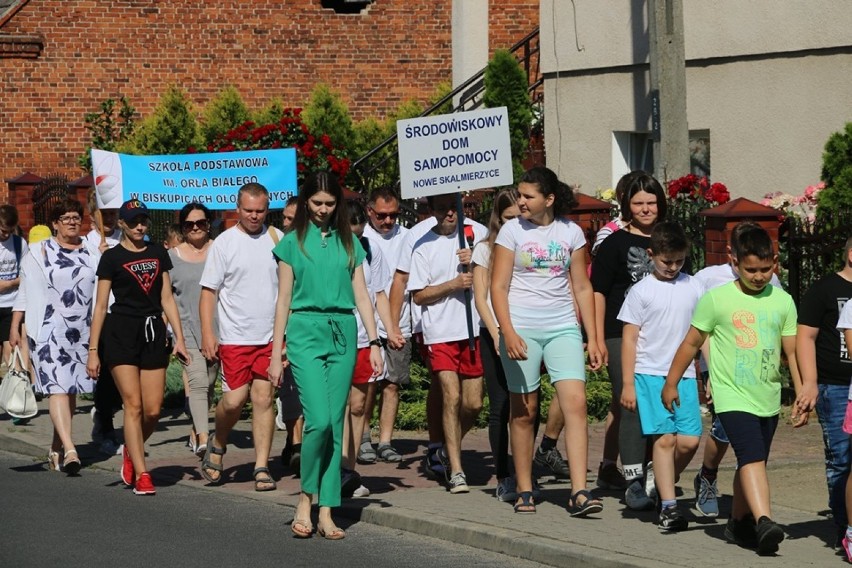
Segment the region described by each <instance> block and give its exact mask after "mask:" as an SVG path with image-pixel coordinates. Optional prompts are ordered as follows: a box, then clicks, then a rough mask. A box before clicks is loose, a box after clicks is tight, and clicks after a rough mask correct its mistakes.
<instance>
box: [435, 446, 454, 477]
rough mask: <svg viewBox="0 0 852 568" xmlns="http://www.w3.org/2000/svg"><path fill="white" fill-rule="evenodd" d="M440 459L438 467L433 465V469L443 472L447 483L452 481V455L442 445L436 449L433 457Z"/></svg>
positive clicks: (436, 471)
mask: <svg viewBox="0 0 852 568" xmlns="http://www.w3.org/2000/svg"><path fill="white" fill-rule="evenodd" d="M435 460H437V461H438V467H435V465H432V470H433V471H434V472H435V473H436V474H438V472H442V473H443V474H444V477H445V478H446V480H447V483H449V482H450V479H451V478H452V476H451V475H450V456H448V455H447V450H446V449H445V448H444V446H441V447H440V448H438V449H437V450H435V456H434V457H433V458H432V461H433V462H434V461H435Z"/></svg>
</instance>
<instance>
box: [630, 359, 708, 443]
mask: <svg viewBox="0 0 852 568" xmlns="http://www.w3.org/2000/svg"><path fill="white" fill-rule="evenodd" d="M635 384H636V407H637V409H638V410H639V421H640V422H641V423H642V434H644V435H645V436H656V435H660V434H681V435H683V436H699V437H700V436H701V408H700V407H699V405H698V384H697V383H696V381H695V379H694V378H689V377H684V378H682V379H681V380H680V382H679V383H678V385H677V394H678V397H680V405H675V407H674V412H669V411H668V410H666V407H665V406H663V399H662V393H663V386H664V385H665V384H666V378H665V377H663V376H662V375H645V374H643V373H636V376H635Z"/></svg>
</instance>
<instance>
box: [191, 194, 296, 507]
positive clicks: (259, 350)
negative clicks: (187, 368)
mask: <svg viewBox="0 0 852 568" xmlns="http://www.w3.org/2000/svg"><path fill="white" fill-rule="evenodd" d="M268 211H269V192H268V191H267V190H266V188H265V187H263V186H262V185H261V184H259V183H247V184H245V185H244V186H242V187H241V188H240V189H239V192H238V193H237V213H238V215H239V222H238V223H237V225H236V226H235V227H232V228H230V229H228V230H226V231H224V232H223V233H222V234H221V235H219V237H217V238H216V240H214V241H213V244H212V245H211V246H210V250H209V252H208V254H207V263H206V264H205V266H204V272H203V274H202V275H201V300H200V301H199V312H200V316H201V352H202V354H203V355H204V357H205V358H206V359H208V360H213V359H220V360H221V364H222V383H223V385H222V391H223V392H222V398H221V400H219V404H218V405H216V430H215V434H214V436H213V437H212V439H211V440H210V442H209V443H208V444H207V453H206V455H205V456H204V460H203V461H202V463H201V475H202V476H203V477H204V479H206V480H207V481H209V482H210V483H213V484H219V483H221V482H222V481H224V479H223V477H222V476H223V473H222V469H223V468H222V461H223V456H224V454H225V450H226V449H227V443H228V435H229V434H230V432H231V429H232V428H233V427H234V424H236V423H237V421H238V420H239V419H240V413H241V412H242V409H243V406H245V403H246V401H248V400H249V397H251V403H252V440H253V441H254V452H255V468H254V473H253V476H254V488H255V491H271V490H273V489H275V487H276V484H275V480H274V479H272V476H271V475H270V473H269V468H268V467H267V464H268V462H269V452H270V450H271V448H272V436H273V433H274V431H275V411H274V407H273V404H272V402H273V395H274V392H275V389H274V387H273V385H272V383H271V382H269V379H268V377H267V369H268V368H269V358H270V355H271V353H272V327H273V324H274V317H275V310H274V309H273V308H274V306H275V302H276V300H277V298H278V266H277V263H276V262H275V258H274V257H273V256H272V249H273V247H274V246H275V244H276V243H277V242H278V240H279V239H280V238H281V236H283V233H281V231H279V230H277V229H274V228H269V229H267V227H266V225H264V221H265V220H266V214H267V212H268ZM214 309H215V310H216V314H217V316H218V324H219V337H218V338H217V337H216V332H215V331H214V327H213V312H214Z"/></svg>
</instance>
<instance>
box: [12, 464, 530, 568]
mask: <svg viewBox="0 0 852 568" xmlns="http://www.w3.org/2000/svg"><path fill="white" fill-rule="evenodd" d="M0 515H2V518H3V520H2V523H0V526H2V529H3V536H2V538H0V566H6V567H12V566H14V567H16V568H27V567H30V566H39V567H41V566H63V567H64V568H74V567H81V568H82V567H85V568H91V567H99V566H121V567H122V568H133V567H136V566H139V567H143V566H144V567H145V568H150V567H151V566H180V567H181V568H194V567H196V566H197V567H199V568H200V567H204V568H209V567H211V566H263V565H279V566H287V567H296V566H312V567H315V566H340V567H343V566H345V567H346V568H360V567H364V568H367V567H369V568H380V567H383V566H388V567H391V566H393V567H400V568H402V567H412V568H413V567H422V566H426V565H436V566H465V567H466V568H467V567H475V566H483V567H484V566H488V567H498V568H503V567H505V568H534V567H538V566H541V565H540V564H535V563H532V562H528V561H524V560H519V559H517V558H510V557H508V556H502V555H500V554H495V553H491V552H485V551H482V550H477V549H474V548H470V547H467V546H463V545H458V544H453V543H449V542H445V541H441V540H437V539H433V538H429V537H425V536H418V535H415V534H413V533H409V532H405V531H400V530H388V529H387V528H382V527H376V526H374V525H370V524H367V523H355V524H352V525H349V524H348V521H345V519H342V520H344V523H343V524H342V526H344V527H345V528H346V529H347V532H348V538H346V539H345V540H343V541H338V542H329V541H325V540H324V539H321V538H317V537H314V538H313V539H311V540H296V539H294V538H293V537H292V536H291V533H290V527H289V521H290V519H291V517H292V509H290V508H288V507H282V506H281V505H279V504H276V503H269V502H264V501H258V500H255V499H249V498H246V497H241V496H238V495H233V494H228V493H217V492H212V491H204V490H199V489H194V488H192V487H188V486H185V485H172V486H167V487H161V488H158V493H157V495H156V496H155V497H137V496H135V495H133V493H132V492H131V491H130V490H129V489H124V488H123V487H121V486H120V484H119V483H118V482H117V479H116V476H115V474H114V473H112V472H105V471H102V470H97V469H91V468H87V469H84V470H83V472H82V475H80V476H78V477H66V476H65V475H64V474H58V473H53V472H48V471H46V470H45V469H44V465H43V463H39V462H36V461H34V460H33V459H31V458H28V457H25V456H20V455H13V454H10V453H6V452H0ZM11 543H16V544H15V545H14V546H13V545H12V544H11Z"/></svg>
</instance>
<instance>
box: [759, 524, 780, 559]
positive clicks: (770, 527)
mask: <svg viewBox="0 0 852 568" xmlns="http://www.w3.org/2000/svg"><path fill="white" fill-rule="evenodd" d="M782 540H784V529H782V528H781V525H779V524H778V523H776V522H774V521H773V520H772V519H770V518H769V517H760V522H758V523H757V553H758V554H761V555H763V554H775V553H776V552H778V545H779V544H780V543H781V541H782Z"/></svg>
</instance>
